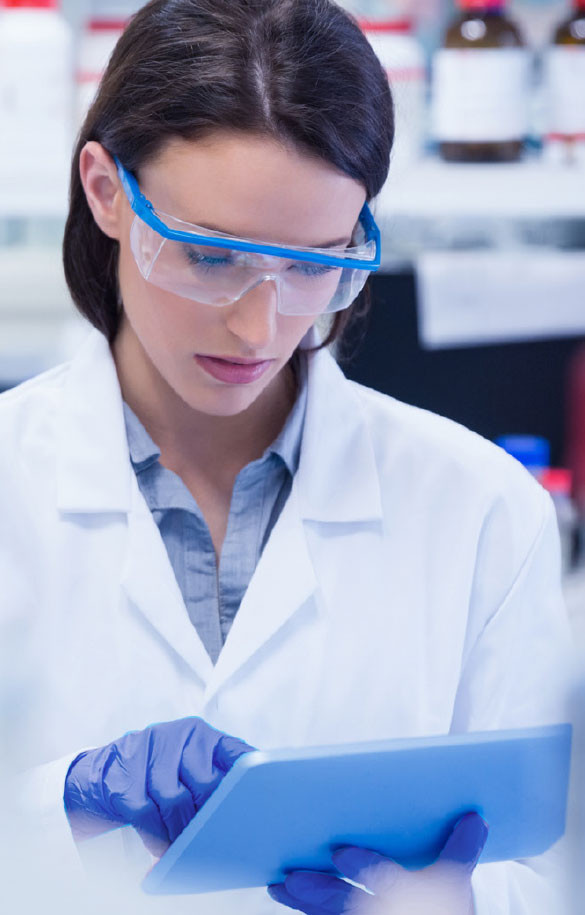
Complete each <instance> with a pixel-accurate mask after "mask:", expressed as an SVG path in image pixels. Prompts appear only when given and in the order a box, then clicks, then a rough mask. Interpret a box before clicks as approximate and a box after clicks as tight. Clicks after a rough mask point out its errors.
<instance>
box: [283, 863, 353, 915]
mask: <svg viewBox="0 0 585 915" xmlns="http://www.w3.org/2000/svg"><path fill="white" fill-rule="evenodd" d="M284 886H285V889H286V890H287V891H288V892H289V893H290V895H291V896H292V897H293V899H299V900H300V901H301V902H308V903H310V904H311V905H313V906H317V907H318V908H319V909H320V911H322V912H324V913H325V912H326V913H327V915H330V913H331V915H340V913H342V912H347V911H348V910H349V909H350V906H351V905H352V903H353V902H354V901H355V895H356V894H357V893H362V891H361V890H356V889H355V887H353V886H351V884H349V883H345V881H343V880H340V879H339V878H338V877H333V876H331V875H330V874H320V873H317V872H315V871H293V873H292V874H289V875H288V876H287V877H286V878H285V881H284Z"/></svg>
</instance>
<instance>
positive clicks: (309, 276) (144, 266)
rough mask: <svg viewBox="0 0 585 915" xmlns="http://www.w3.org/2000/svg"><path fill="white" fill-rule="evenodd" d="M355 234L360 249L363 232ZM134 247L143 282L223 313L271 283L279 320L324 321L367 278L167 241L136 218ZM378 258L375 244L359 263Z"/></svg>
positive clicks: (173, 224) (175, 223)
mask: <svg viewBox="0 0 585 915" xmlns="http://www.w3.org/2000/svg"><path fill="white" fill-rule="evenodd" d="M158 215H159V217H160V218H161V219H164V222H165V224H166V225H167V226H169V228H172V229H178V230H180V231H185V227H186V226H188V224H187V223H183V222H182V221H181V220H179V219H176V218H174V217H172V216H168V215H166V214H162V213H161V214H158ZM356 231H357V233H358V240H357V244H358V245H359V233H360V231H361V226H359V227H358V229H357V230H356ZM217 237H221V236H217ZM130 243H131V247H132V252H133V254H134V257H135V260H136V263H137V265H138V268H139V270H140V273H141V274H142V276H143V277H144V279H145V280H148V282H150V283H152V284H153V285H154V286H158V287H159V288H160V289H164V290H166V291H168V292H172V293H174V294H175V295H179V296H181V297H183V298H186V299H192V300H193V301H196V302H201V303H203V304H206V305H216V306H220V307H221V306H224V305H231V304H232V303H234V302H237V301H238V300H239V299H241V298H242V297H243V296H244V295H246V294H247V293H248V292H250V291H251V290H252V289H254V288H255V287H256V286H258V285H259V284H260V283H263V282H266V281H268V280H270V281H272V282H273V283H274V286H275V288H276V293H277V303H278V304H277V307H278V311H279V312H280V313H281V314H287V315H320V314H326V313H329V312H335V311H341V310H343V309H344V308H347V307H348V306H349V305H351V303H352V302H353V301H354V300H355V299H356V297H357V296H358V295H359V293H360V292H361V290H362V289H363V288H364V286H365V283H366V280H367V278H368V275H369V272H368V271H367V270H363V269H355V268H353V267H351V266H339V267H337V266H332V265H328V264H318V263H314V262H311V261H303V260H292V259H287V258H285V257H280V256H275V255H272V254H263V253H257V252H249V251H238V250H236V249H233V248H219V247H214V246H206V245H204V244H202V243H200V242H196V243H195V242H182V241H174V240H170V239H165V238H163V237H162V236H161V235H159V233H158V232H156V231H155V230H154V229H152V228H151V227H150V226H148V225H147V224H146V223H145V222H144V221H143V220H142V219H140V217H138V216H136V217H135V218H134V221H133V223H132V228H131V232H130ZM354 244H356V242H354ZM344 250H345V249H335V248H332V249H328V250H327V254H334V255H335V254H337V253H340V254H343V253H344ZM374 253H375V245H374V243H373V242H371V243H365V242H363V241H362V243H361V245H360V246H359V255H360V257H362V258H367V257H373V256H374Z"/></svg>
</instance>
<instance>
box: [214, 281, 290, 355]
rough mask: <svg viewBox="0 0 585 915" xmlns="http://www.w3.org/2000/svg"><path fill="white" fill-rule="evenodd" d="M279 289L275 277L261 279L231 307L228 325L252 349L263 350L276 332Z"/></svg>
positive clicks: (268, 345) (269, 343) (267, 346)
mask: <svg viewBox="0 0 585 915" xmlns="http://www.w3.org/2000/svg"><path fill="white" fill-rule="evenodd" d="M277 306H278V290H277V288H276V282H275V280H273V279H262V280H259V282H258V283H257V284H256V285H255V286H254V287H253V288H252V289H250V290H249V291H248V292H246V293H245V294H244V295H243V296H242V298H241V299H238V301H237V302H234V304H233V305H231V306H230V307H229V316H228V319H227V322H226V323H227V327H228V330H230V331H231V332H232V333H233V334H235V335H236V336H237V337H239V338H240V340H242V341H243V342H244V343H245V344H246V346H247V347H248V348H249V349H250V350H254V351H256V352H261V351H262V350H264V349H267V348H269V347H270V345H271V343H272V342H273V340H274V338H275V336H276V322H277V317H276V316H277V313H278V312H277Z"/></svg>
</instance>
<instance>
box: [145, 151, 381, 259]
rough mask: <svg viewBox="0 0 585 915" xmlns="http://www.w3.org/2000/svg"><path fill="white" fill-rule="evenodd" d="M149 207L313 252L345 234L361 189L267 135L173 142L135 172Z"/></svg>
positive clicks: (357, 210) (360, 203) (362, 197)
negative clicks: (301, 246)
mask: <svg viewBox="0 0 585 915" xmlns="http://www.w3.org/2000/svg"><path fill="white" fill-rule="evenodd" d="M140 185H141V189H142V191H143V193H144V194H145V195H146V196H147V197H148V198H149V199H150V200H151V201H152V203H153V204H154V206H155V207H156V208H158V209H159V210H163V211H165V212H167V213H169V214H170V215H172V216H176V217H177V218H179V219H183V220H184V221H185V222H190V223H194V224H196V225H202V226H213V227H215V228H218V229H221V230H222V231H224V232H227V233H229V234H231V235H238V236H243V237H247V238H257V239H261V240H264V241H274V242H280V243H281V244H284V245H304V246H311V247H318V246H320V245H322V244H324V243H326V242H329V241H333V240H336V239H341V238H344V237H346V238H348V239H349V237H350V236H351V233H352V230H353V228H354V226H355V224H356V222H357V219H358V216H359V213H360V210H361V208H362V206H363V204H364V202H365V199H366V192H365V189H364V187H363V186H362V185H361V184H360V183H359V182H358V181H356V180H354V179H353V178H350V177H348V176H347V175H345V174H343V172H340V171H339V170H338V169H336V168H335V167H334V166H332V165H330V164H329V163H327V162H324V161H322V160H320V159H317V158H316V157H312V156H310V155H309V154H305V153H302V152H300V151H298V150H296V149H294V148H291V147H288V146H285V145H284V144H282V143H279V142H277V141H276V140H274V139H272V138H268V137H261V136H256V135H252V134H243V133H241V134H238V133H221V134H214V135H212V136H210V137H207V138H206V139H205V140H181V139H173V140H172V141H170V142H169V143H168V144H167V145H166V146H165V147H164V148H163V149H162V150H161V152H160V153H159V154H158V155H157V156H156V158H155V159H153V160H151V161H149V162H148V163H147V164H145V165H144V166H143V167H142V168H141V169H140Z"/></svg>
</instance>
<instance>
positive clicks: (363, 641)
mask: <svg viewBox="0 0 585 915" xmlns="http://www.w3.org/2000/svg"><path fill="white" fill-rule="evenodd" d="M315 339H316V338H315V337H314V336H313V334H312V333H311V332H310V333H309V334H308V335H307V338H306V339H305V341H303V345H308V344H309V343H310V342H311V341H314V340H315ZM471 396H473V394H472V393H471ZM0 441H1V442H2V446H1V449H0V519H2V528H1V541H0V557H1V559H0V561H1V562H2V563H3V570H2V593H1V594H0V611H1V616H0V621H1V623H2V627H3V628H2V631H3V633H4V635H2V640H3V643H4V644H6V639H7V638H11V639H12V640H13V644H14V650H13V651H12V653H11V657H17V658H18V663H17V664H16V663H15V664H13V665H12V666H11V665H10V664H9V669H11V672H12V679H11V681H10V682H11V686H10V688H11V689H12V690H13V694H14V695H20V694H22V695H23V696H24V697H25V698H24V700H23V702H22V704H21V706H20V710H21V711H20V718H19V722H17V724H16V726H15V734H17V735H18V739H16V740H14V741H12V749H13V755H14V759H13V763H15V764H16V765H17V767H18V768H19V769H22V770H23V771H24V773H25V774H24V775H23V777H22V779H21V781H20V782H19V786H20V787H19V790H20V791H21V792H22V798H23V799H22V800H21V799H20V795H18V800H17V802H16V803H17V804H21V803H22V804H23V805H26V810H27V814H28V815H29V816H30V818H31V822H32V823H33V824H34V830H35V841H36V842H38V843H40V845H41V847H42V848H43V852H42V854H43V855H46V856H47V860H52V859H51V855H53V856H54V864H53V865H52V867H54V868H55V869H56V871H55V872H56V873H58V874H59V875H60V879H62V881H63V883H64V884H65V882H67V881H69V879H70V877H69V876H67V875H68V874H70V873H71V874H72V873H73V870H71V871H69V868H70V867H71V868H74V867H77V868H78V870H82V869H83V871H84V872H87V874H88V875H89V874H90V873H92V868H95V867H96V866H97V868H98V872H99V873H100V874H101V878H100V879H101V882H102V886H103V885H104V884H106V883H107V879H108V877H107V874H108V873H110V871H109V869H108V868H109V867H110V865H109V864H108V865H105V864H104V860H102V858H101V857H100V855H98V856H97V857H98V858H99V864H98V865H96V861H95V860H94V859H93V858H92V857H91V855H92V852H91V845H92V843H86V844H85V846H84V848H82V849H81V857H82V860H83V861H84V863H83V865H80V864H79V861H80V857H79V854H80V852H79V851H78V849H77V848H76V846H75V843H74V842H73V840H72V838H71V835H70V831H69V827H68V822H67V819H66V816H65V812H64V809H63V801H62V794H63V781H64V777H65V773H66V771H67V768H68V766H69V763H70V762H71V760H72V759H73V758H74V756H75V755H76V754H77V753H78V752H79V751H80V750H82V749H85V748H88V747H93V746H100V745H103V744H105V743H108V742H109V741H111V740H113V739H114V738H116V737H118V736H120V735H122V734H124V733H125V732H127V731H129V730H136V729H141V728H144V727H146V726H147V725H149V724H151V723H153V722H155V721H165V720H170V719H175V718H181V717H183V716H187V715H200V716H202V717H203V718H205V719H206V720H207V721H209V722H210V723H211V724H212V725H214V726H216V727H217V728H220V729H223V730H225V731H227V732H229V733H232V734H235V735H237V736H239V737H241V738H243V739H245V740H246V741H248V742H249V743H251V744H253V745H255V746H257V747H264V748H266V747H281V746H300V745H310V744H313V745H317V744H335V743H343V742H349V741H351V742H353V741H366V740H374V739H381V738H389V737H414V736H419V735H430V734H442V733H446V732H450V731H473V730H485V729H494V728H514V727H517V726H519V727H525V726H531V725H536V724H541V723H542V724H544V723H552V722H557V721H563V720H566V717H567V716H566V712H565V708H564V694H565V691H566V688H567V678H566V674H567V657H568V651H569V649H568V623H567V618H566V615H565V612H564V608H563V605H562V599H561V594H560V586H559V555H558V554H559V550H558V537H557V532H556V523H555V518H554V513H553V508H552V505H551V502H550V499H549V497H548V496H547V495H546V494H545V492H544V490H542V489H541V488H540V487H539V486H538V485H537V484H536V483H535V482H534V480H533V479H532V478H531V477H530V476H529V475H528V474H527V473H526V472H525V471H524V470H523V469H522V468H521V467H520V465H519V464H517V463H516V462H515V461H514V460H512V459H511V458H510V457H508V456H507V455H505V454H504V453H503V452H502V451H501V450H500V449H498V448H496V447H495V446H493V445H492V444H490V443H488V442H486V441H485V440H484V439H482V438H481V437H480V436H478V435H476V434H474V433H472V432H470V431H468V430H466V429H464V428H463V427H461V426H459V425H457V424H455V423H453V422H451V421H449V420H446V419H444V418H441V417H438V416H435V415H433V414H431V413H428V412H426V411H423V410H420V409H417V408H414V407H411V406H408V405H405V404H403V403H400V402H398V401H396V400H394V399H392V398H391V397H388V396H385V395H382V394H380V393H378V392H375V391H373V390H370V389H368V388H366V387H363V386H360V385H358V384H356V383H354V382H350V381H349V380H347V379H346V378H345V377H344V375H343V374H342V372H341V370H340V368H339V367H338V366H337V364H336V363H335V361H334V359H333V357H332V356H331V354H330V353H329V352H328V351H321V352H319V353H318V354H316V355H314V356H311V357H310V368H309V392H308V405H307V414H306V425H305V430H304V438H303V443H302V452H301V458H300V466H299V469H298V472H297V474H296V476H295V478H294V481H293V487H292V492H291V494H290V497H289V499H288V501H287V503H286V505H285V506H284V509H283V511H282V514H281V516H280V518H279V520H278V522H277V524H276V526H275V528H274V530H273V532H272V534H271V536H270V539H269V541H268V543H267V545H266V547H265V550H264V552H263V554H262V556H261V559H260V562H259V564H258V566H257V568H256V570H255V572H254V575H253V577H252V580H251V582H250V585H249V587H248V589H247V591H246V594H245V596H244V598H243V601H242V604H241V607H240V609H239V611H238V614H237V616H236V618H235V621H234V624H233V626H232V629H231V631H230V633H229V636H228V638H227V641H226V644H225V646H224V648H223V650H222V652H221V654H220V657H219V659H218V661H217V664H216V665H215V667H214V666H213V665H212V663H211V661H210V659H209V657H208V655H207V653H206V650H205V648H204V647H203V644H202V643H201V641H200V639H199V636H198V634H197V632H196V630H195V628H194V627H193V626H192V624H191V623H190V621H189V618H188V615H187V612H186V608H185V605H184V602H183V600H182V596H181V593H180V590H179V587H178V585H177V582H176V579H175V577H174V574H173V571H172V567H171V565H170V562H169V559H168V557H167V553H166V550H165V547H164V544H163V541H162V539H161V537H160V534H159V531H158V529H157V526H156V524H155V522H154V520H153V518H152V516H151V514H150V511H149V509H148V507H147V505H146V503H145V501H144V499H143V497H142V495H141V493H140V490H139V487H138V485H137V481H136V477H135V475H134V473H133V470H132V465H131V463H130V460H129V454H128V445H127V441H126V435H125V427H124V419H123V412H122V400H121V393H120V388H119V384H118V379H117V375H116V371H115V366H114V362H113V359H112V356H111V353H110V350H109V347H108V345H107V343H106V340H105V339H104V337H102V335H101V334H100V333H99V332H97V331H92V332H91V333H90V334H89V336H88V338H87V341H86V342H85V343H84V345H83V346H82V347H81V349H80V351H79V353H78V354H77V356H76V357H75V358H74V359H73V360H72V361H71V362H70V363H67V364H65V365H63V366H60V367H58V368H56V369H53V370H51V371H49V372H47V373H45V374H43V375H41V376H39V377H37V378H35V379H32V380H31V381H29V382H27V383H25V384H23V385H21V386H20V387H18V388H16V389H14V390H12V391H9V392H7V393H6V394H4V395H2V397H0ZM6 634H8V635H6ZM9 661H10V659H9ZM9 679H10V678H9ZM19 691H20V692H19ZM18 723H20V724H21V725H22V727H20V728H19V727H18ZM23 809H24V807H23ZM133 840H135V841H136V843H137V844H138V846H140V849H142V846H141V843H140V840H139V839H138V837H137V836H136V834H135V833H134V832H133V831H132V830H131V829H129V828H127V829H122V830H118V831H116V832H114V833H111V834H110V835H109V837H106V839H104V840H95V841H96V843H97V844H96V846H94V847H97V845H99V843H100V841H103V842H104V843H105V845H104V847H105V846H106V845H107V842H108V841H111V842H112V843H114V842H118V843H122V844H123V847H124V852H123V857H122V859H121V858H120V848H121V847H122V844H119V846H118V850H117V852H116V855H115V863H116V865H117V866H118V867H122V870H123V872H124V873H128V874H130V873H131V872H132V868H134V871H133V872H132V876H131V878H129V882H130V883H132V886H134V885H135V884H137V882H138V881H139V879H140V876H142V875H143V874H144V873H145V872H146V870H147V869H148V867H149V866H150V864H151V863H152V859H151V858H150V856H148V855H147V854H146V852H145V851H144V852H140V854H143V858H140V856H139V857H138V858H137V857H136V855H137V853H138V851H137V848H136V847H132V841H133ZM43 843H44V844H43ZM56 849H58V855H57V854H56ZM109 853H110V852H108V853H107V854H109ZM103 854H104V857H105V858H107V854H106V853H105V852H104V853H103ZM124 856H125V857H124ZM144 856H145V857H144ZM549 857H550V856H544V857H541V858H539V859H534V860H533V861H529V862H524V863H517V862H512V863H507V864H495V865H494V864H492V865H483V866H481V865H480V867H479V868H478V869H477V870H476V873H475V875H474V891H475V898H476V909H477V912H478V915H484V913H489V915H525V913H526V915H528V913H530V915H534V913H537V912H541V911H542V912H546V913H547V915H548V913H550V915H553V913H554V915H559V912H560V911H561V908H560V907H559V902H558V898H556V897H555V899H553V892H552V890H551V889H550V886H549V885H548V883H547V881H546V880H544V879H543V878H542V876H540V869H541V868H545V865H546V862H547V858H549ZM121 860H123V861H124V862H125V863H124V864H123V865H120V861H121ZM112 861H114V858H112ZM112 867H113V864H112ZM113 872H114V871H113V870H112V871H111V873H113ZM71 879H72V878H71ZM83 879H85V878H83ZM88 879H89V877H88ZM549 897H550V898H549ZM157 902H158V900H157ZM167 903H168V900H167ZM195 903H196V904H195ZM149 904H150V903H149ZM181 904H182V905H186V907H185V909H184V911H189V912H195V911H196V912H203V913H207V912H210V913H211V912H213V913H215V912H218V913H219V912H221V913H225V912H238V913H245V912H246V913H247V912H250V913H254V915H259V913H264V912H266V913H268V912H274V913H276V912H284V909H282V907H280V906H278V905H277V904H276V903H274V902H272V901H271V900H270V899H269V898H268V896H267V894H266V892H265V890H264V889H260V890H246V891H240V892H239V893H238V894H236V895H235V896H234V894H233V893H232V894H217V895H214V896H213V897H211V896H206V897H204V898H203V897H199V898H198V899H197V900H194V899H193V898H190V899H189V898H188V899H187V900H185V899H180V898H176V897H175V898H173V902H172V909H169V908H168V907H167V908H166V909H165V907H164V905H162V907H161V909H160V910H161V911H173V912H177V911H183V909H182V908H178V906H180V905H181ZM144 905H146V901H145V902H144ZM144 905H143V906H142V908H141V909H140V911H143V910H144ZM126 910H127V909H125V911H126ZM157 911H159V910H158V909H157Z"/></svg>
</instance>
